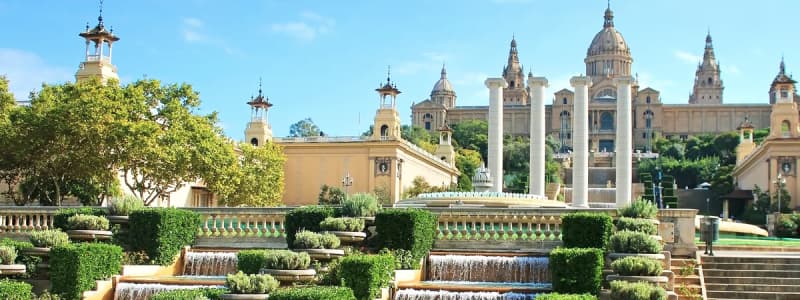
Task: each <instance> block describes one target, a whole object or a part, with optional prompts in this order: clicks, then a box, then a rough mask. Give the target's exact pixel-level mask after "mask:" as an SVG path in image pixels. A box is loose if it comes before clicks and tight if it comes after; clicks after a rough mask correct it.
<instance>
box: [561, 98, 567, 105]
mask: <svg viewBox="0 0 800 300" xmlns="http://www.w3.org/2000/svg"><path fill="white" fill-rule="evenodd" d="M561 104H564V105H566V104H567V97H564V99H563V100H561Z"/></svg>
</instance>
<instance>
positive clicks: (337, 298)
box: [269, 286, 356, 300]
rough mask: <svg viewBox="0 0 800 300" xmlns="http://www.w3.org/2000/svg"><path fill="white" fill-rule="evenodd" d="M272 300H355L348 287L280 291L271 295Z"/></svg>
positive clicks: (311, 287)
mask: <svg viewBox="0 0 800 300" xmlns="http://www.w3.org/2000/svg"><path fill="white" fill-rule="evenodd" d="M269 299H270V300H355V299H356V297H355V296H354V295H353V290H351V289H349V288H346V287H333V286H310V287H301V288H286V289H278V290H277V291H275V292H273V293H271V294H269Z"/></svg>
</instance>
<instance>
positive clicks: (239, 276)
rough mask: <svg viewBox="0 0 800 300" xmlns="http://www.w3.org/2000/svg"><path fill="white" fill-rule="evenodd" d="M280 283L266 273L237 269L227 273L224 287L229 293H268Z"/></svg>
mask: <svg viewBox="0 0 800 300" xmlns="http://www.w3.org/2000/svg"><path fill="white" fill-rule="evenodd" d="M279 284H280V283H279V282H278V280H275V278H272V276H270V275H267V274H249V275H248V274H245V273H242V271H239V272H238V273H236V274H228V277H227V278H225V287H227V288H228V289H229V290H230V291H231V294H269V293H271V292H272V291H274V290H275V289H277V288H278V285H279Z"/></svg>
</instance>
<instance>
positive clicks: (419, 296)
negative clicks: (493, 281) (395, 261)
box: [394, 289, 536, 300]
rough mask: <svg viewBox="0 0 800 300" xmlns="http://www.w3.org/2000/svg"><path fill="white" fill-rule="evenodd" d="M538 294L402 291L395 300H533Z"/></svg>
mask: <svg viewBox="0 0 800 300" xmlns="http://www.w3.org/2000/svg"><path fill="white" fill-rule="evenodd" d="M534 298H536V294H528V293H516V292H507V293H501V292H470V291H466V292H454V291H447V290H416V289H401V290H398V291H397V293H396V295H395V298H394V299H395V300H442V299H480V300H533V299H534Z"/></svg>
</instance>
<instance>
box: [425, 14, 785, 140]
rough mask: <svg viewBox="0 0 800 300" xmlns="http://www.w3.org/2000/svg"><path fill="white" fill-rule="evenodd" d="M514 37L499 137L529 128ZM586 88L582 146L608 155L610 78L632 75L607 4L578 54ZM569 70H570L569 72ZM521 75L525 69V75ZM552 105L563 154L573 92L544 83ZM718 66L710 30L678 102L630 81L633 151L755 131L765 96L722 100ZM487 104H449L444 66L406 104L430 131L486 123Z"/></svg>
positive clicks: (762, 121)
mask: <svg viewBox="0 0 800 300" xmlns="http://www.w3.org/2000/svg"><path fill="white" fill-rule="evenodd" d="M519 55H520V54H519V50H518V47H517V40H516V39H515V38H512V40H511V45H510V49H509V54H508V61H507V63H506V65H505V66H504V67H503V69H502V70H503V72H502V75H503V78H504V79H505V80H506V82H507V83H508V87H507V88H505V89H504V90H503V98H504V99H503V103H504V108H503V114H504V120H505V121H504V122H503V126H504V129H503V131H504V132H505V133H506V134H512V135H518V136H528V135H529V130H530V104H529V97H530V96H529V91H528V87H527V86H526V85H525V81H526V77H525V76H524V73H523V70H524V68H523V66H522V65H521V64H520V59H519ZM584 63H585V65H586V72H585V73H586V75H588V76H589V77H590V78H591V81H592V83H591V86H590V87H589V95H590V99H589V101H590V103H589V149H590V151H594V152H614V150H615V149H614V147H615V139H616V136H615V135H616V131H615V126H616V123H617V122H616V118H617V112H616V109H617V103H616V101H617V95H616V86H615V85H614V83H613V79H614V78H615V77H622V76H626V77H635V73H634V72H632V71H631V69H632V66H633V56H632V50H631V47H630V45H629V44H628V43H627V42H626V41H625V38H624V37H623V35H622V33H621V32H620V31H619V30H617V27H616V26H615V24H614V12H613V11H612V10H611V8H610V7H609V8H607V9H606V10H605V13H604V15H603V27H602V29H601V30H600V31H599V32H598V33H597V34H596V35H595V36H594V38H593V39H592V40H591V43H590V44H589V47H588V48H587V50H586V57H585V58H584ZM575 73H578V72H577V71H576V72H575ZM527 76H528V77H531V76H532V74H531V73H528V75H527ZM551 88H552V89H553V90H554V91H555V93H554V94H553V98H552V103H551V104H549V105H547V106H546V108H545V115H546V123H545V124H546V126H547V128H546V132H547V134H548V135H551V136H554V137H556V138H557V139H558V140H559V141H560V143H561V145H562V150H563V151H565V152H566V151H568V150H569V149H571V147H572V135H573V134H572V115H573V106H574V103H573V98H574V92H573V91H572V90H570V89H567V88H565V87H551ZM723 89H724V87H723V85H722V80H721V78H720V66H719V63H718V62H717V61H716V58H715V55H714V47H713V43H712V39H711V35H710V34H708V35H707V36H706V41H705V49H704V54H703V60H702V62H700V63H699V64H698V66H697V71H696V72H695V83H694V88H693V90H692V92H691V94H690V96H689V99H688V101H687V102H686V104H663V103H662V101H661V100H662V99H661V93H660V92H659V91H658V90H657V89H655V88H652V87H640V86H639V84H638V79H637V80H635V81H634V84H633V86H632V91H631V101H632V102H633V103H632V105H631V107H632V109H633V111H632V113H633V116H634V117H633V132H631V134H633V142H634V145H635V147H636V149H638V150H642V151H643V152H646V151H648V150H650V149H651V147H652V143H653V140H654V139H655V138H656V137H668V138H669V137H674V138H682V139H686V138H688V137H689V136H693V135H700V134H716V133H722V132H729V131H733V130H736V128H737V127H738V125H739V124H740V122H741V121H742V120H744V119H745V117H748V118H749V120H750V122H751V123H752V124H753V126H755V127H756V128H763V127H767V126H769V124H770V121H769V120H770V119H769V117H770V111H771V106H770V105H769V102H768V101H763V102H761V103H755V104H735V105H726V104H723V102H722V100H723V98H722V93H723ZM488 110H489V107H488V105H487V106H456V92H455V90H454V89H453V87H452V85H451V84H450V82H449V81H447V77H446V71H445V70H444V68H443V69H442V76H441V78H440V79H439V81H437V82H436V84H435V86H434V88H433V91H431V95H430V98H429V99H426V100H423V101H421V102H419V103H416V104H414V105H412V107H411V119H412V124H413V125H416V126H419V127H422V128H426V129H428V130H431V131H434V130H436V128H439V127H440V126H441V125H442V124H444V122H445V121H446V122H447V123H449V124H456V123H459V122H462V121H466V120H473V119H479V120H486V119H487V115H488Z"/></svg>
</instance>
